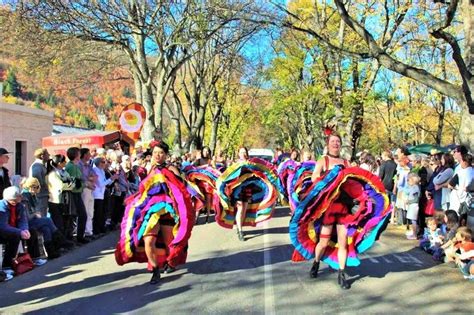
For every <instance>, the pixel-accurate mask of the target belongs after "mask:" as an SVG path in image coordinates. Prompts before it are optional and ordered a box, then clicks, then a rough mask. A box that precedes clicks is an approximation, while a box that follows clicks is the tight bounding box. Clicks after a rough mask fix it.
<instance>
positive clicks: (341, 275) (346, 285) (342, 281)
mask: <svg viewBox="0 0 474 315" xmlns="http://www.w3.org/2000/svg"><path fill="white" fill-rule="evenodd" d="M337 283H338V284H339V285H340V286H341V288H343V289H346V290H347V289H349V288H350V287H351V286H350V285H349V282H347V279H346V274H345V273H344V270H342V269H339V273H338V275H337Z"/></svg>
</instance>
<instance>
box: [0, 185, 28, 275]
mask: <svg viewBox="0 0 474 315" xmlns="http://www.w3.org/2000/svg"><path fill="white" fill-rule="evenodd" d="M29 238H30V232H29V231H28V218H27V215H26V211H25V208H24V206H23V205H22V204H21V193H20V189H19V188H18V187H15V186H10V187H7V188H5V190H4V191H3V199H2V200H0V242H1V243H3V244H5V245H6V246H5V255H4V257H3V264H2V265H3V266H2V267H3V270H5V271H6V272H7V271H8V272H9V273H13V271H12V270H11V269H12V261H13V259H14V258H15V257H16V254H17V252H18V246H19V245H20V241H21V240H28V239H29Z"/></svg>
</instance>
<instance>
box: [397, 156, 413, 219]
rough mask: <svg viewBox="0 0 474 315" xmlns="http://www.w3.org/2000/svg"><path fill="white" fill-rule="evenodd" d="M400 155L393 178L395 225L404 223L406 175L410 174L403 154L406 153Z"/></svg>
mask: <svg viewBox="0 0 474 315" xmlns="http://www.w3.org/2000/svg"><path fill="white" fill-rule="evenodd" d="M399 150H402V152H401V153H400V155H398V166H397V175H396V176H395V178H396V179H395V190H394V193H395V194H396V196H397V197H396V202H395V208H396V209H397V213H396V216H397V221H398V222H397V223H398V225H403V224H405V223H406V217H405V215H406V208H405V206H406V198H405V197H406V196H405V189H406V188H407V186H408V181H407V179H408V174H409V173H410V166H409V165H408V157H407V155H406V154H405V153H406V151H404V150H403V149H399Z"/></svg>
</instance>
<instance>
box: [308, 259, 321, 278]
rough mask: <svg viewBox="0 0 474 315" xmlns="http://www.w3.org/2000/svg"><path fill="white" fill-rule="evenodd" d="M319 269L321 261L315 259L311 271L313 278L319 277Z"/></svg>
mask: <svg viewBox="0 0 474 315" xmlns="http://www.w3.org/2000/svg"><path fill="white" fill-rule="evenodd" d="M318 271H319V261H314V262H313V266H312V267H311V270H310V271H309V276H310V277H311V278H317V277H318Z"/></svg>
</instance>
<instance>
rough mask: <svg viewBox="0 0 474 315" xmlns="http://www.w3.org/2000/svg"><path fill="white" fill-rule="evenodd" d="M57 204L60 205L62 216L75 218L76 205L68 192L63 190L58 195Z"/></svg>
mask: <svg viewBox="0 0 474 315" xmlns="http://www.w3.org/2000/svg"><path fill="white" fill-rule="evenodd" d="M59 202H60V203H61V204H62V209H63V211H62V214H63V215H71V216H77V209H76V203H75V202H74V198H73V197H72V192H71V191H70V190H63V191H62V192H61V194H60V195H59Z"/></svg>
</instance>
